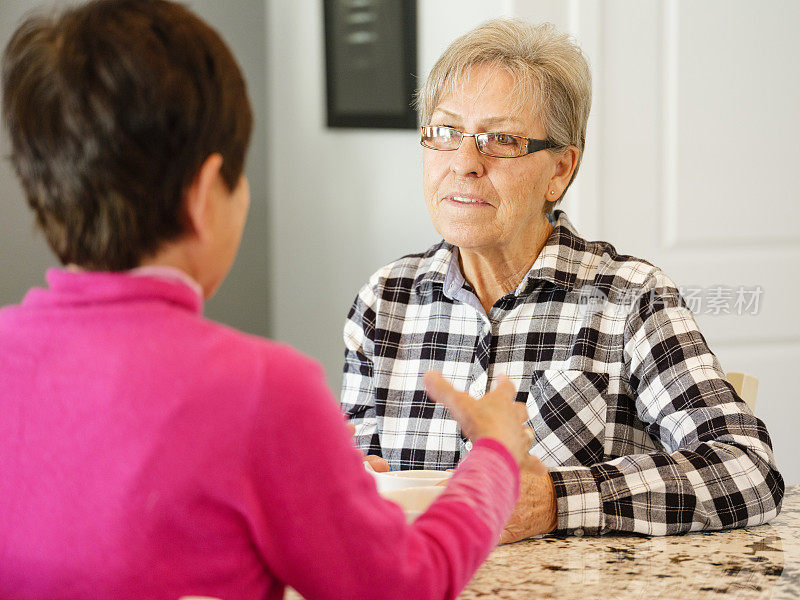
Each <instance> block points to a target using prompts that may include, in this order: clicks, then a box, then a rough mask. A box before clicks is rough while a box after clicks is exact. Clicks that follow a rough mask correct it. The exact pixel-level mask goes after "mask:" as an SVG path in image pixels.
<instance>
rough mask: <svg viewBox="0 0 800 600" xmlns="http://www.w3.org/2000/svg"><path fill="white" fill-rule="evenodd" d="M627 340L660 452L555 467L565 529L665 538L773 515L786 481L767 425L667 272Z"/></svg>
mask: <svg viewBox="0 0 800 600" xmlns="http://www.w3.org/2000/svg"><path fill="white" fill-rule="evenodd" d="M624 340H625V341H624V343H625V345H624V357H625V362H624V365H623V371H624V372H623V375H624V377H625V378H626V379H627V383H628V385H629V388H630V392H631V395H632V397H634V398H635V405H636V411H637V414H638V417H639V419H641V421H642V422H643V423H644V424H645V426H646V431H647V433H648V434H649V435H650V437H651V438H652V439H653V440H654V442H655V443H656V444H657V445H659V446H660V447H661V448H663V451H658V452H652V453H647V454H634V455H630V456H623V457H620V458H616V459H614V460H611V461H608V462H604V463H599V464H596V465H592V466H590V467H579V468H573V469H564V468H561V469H559V468H555V469H553V471H552V477H553V481H554V483H555V486H556V491H557V494H558V496H559V498H558V511H559V525H558V529H559V531H560V532H561V533H575V532H576V531H578V530H580V531H581V532H583V533H587V534H591V533H595V534H597V533H600V534H602V533H606V532H609V531H630V532H638V533H644V534H649V535H667V534H674V533H679V532H683V531H696V530H704V529H710V530H713V529H724V528H731V527H741V526H752V525H758V524H761V523H764V522H766V521H768V520H770V519H772V518H773V517H775V516H776V515H777V514H778V512H779V511H780V505H781V500H782V498H783V492H784V482H783V478H782V477H781V475H780V473H779V472H778V470H777V468H776V466H775V459H774V456H773V453H772V445H771V441H770V437H769V434H768V433H767V429H766V426H765V425H764V423H763V422H762V421H761V420H760V419H758V418H756V417H755V415H754V414H753V413H752V411H751V410H750V409H749V408H748V407H747V405H746V404H745V403H744V402H743V401H742V400H741V399H740V398H739V397H738V396H737V395H736V393H735V391H734V390H733V388H732V387H731V385H730V384H729V383H728V382H727V381H726V380H725V375H724V373H723V371H722V369H721V367H720V365H719V362H718V361H717V359H716V357H715V356H714V355H713V354H712V353H711V351H710V350H709V348H708V346H707V344H706V341H705V339H704V338H703V336H702V335H701V333H700V331H699V330H698V328H697V324H696V322H695V320H694V317H693V316H692V313H691V311H690V310H689V309H688V308H687V306H686V304H685V302H684V301H683V299H682V298H681V297H680V294H679V292H678V290H677V288H676V287H675V285H674V283H672V281H671V280H670V279H669V278H667V277H666V276H665V275H664V274H663V273H662V272H660V271H658V270H657V271H655V272H654V273H653V274H652V275H651V276H650V278H649V280H648V282H647V284H646V285H645V286H644V289H643V293H642V294H641V295H639V297H638V300H637V301H636V302H635V303H634V304H633V306H632V309H631V312H630V315H629V318H628V320H627V323H626V329H625V337H624Z"/></svg>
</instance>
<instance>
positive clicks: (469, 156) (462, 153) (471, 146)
mask: <svg viewBox="0 0 800 600" xmlns="http://www.w3.org/2000/svg"><path fill="white" fill-rule="evenodd" d="M453 154H454V155H455V156H453V162H452V164H451V166H450V169H451V170H452V171H453V173H454V174H455V175H457V176H459V177H468V176H469V175H474V176H475V177H482V176H483V174H484V173H485V172H486V169H485V166H484V160H485V159H486V156H484V155H483V154H481V153H480V151H478V143H477V140H476V139H475V136H474V135H466V134H465V135H464V136H463V137H462V138H461V145H460V146H459V147H458V150H455V151H454V152H453Z"/></svg>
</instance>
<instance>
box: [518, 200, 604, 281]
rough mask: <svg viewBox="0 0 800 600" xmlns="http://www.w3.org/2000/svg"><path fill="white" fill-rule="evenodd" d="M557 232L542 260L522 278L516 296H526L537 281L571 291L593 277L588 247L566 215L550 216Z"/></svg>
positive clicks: (541, 254)
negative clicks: (522, 294)
mask: <svg viewBox="0 0 800 600" xmlns="http://www.w3.org/2000/svg"><path fill="white" fill-rule="evenodd" d="M548 218H549V219H550V222H551V224H552V225H553V231H552V232H551V233H550V236H549V237H548V238H547V241H546V242H545V243H544V247H543V248H542V250H541V252H539V256H537V257H536V260H535V261H534V262H533V265H531V268H530V270H529V271H528V272H527V273H526V275H525V277H523V278H522V281H521V282H520V284H519V286H517V289H516V291H515V295H517V296H518V295H519V294H521V293H523V292H525V291H526V290H527V289H529V287H530V286H531V285H532V284H533V283H535V282H536V281H537V280H544V281H549V282H551V283H554V284H556V285H558V286H560V287H563V288H566V289H568V290H571V289H573V288H574V287H575V286H576V284H577V283H579V280H581V279H584V278H585V277H586V276H588V275H589V272H588V270H587V267H588V266H589V265H588V262H591V261H587V260H586V259H587V243H586V240H584V239H583V238H582V237H581V236H579V235H578V233H577V231H575V226H574V225H573V224H572V223H571V222H570V220H569V219H568V218H567V214H566V213H565V212H564V211H561V210H557V211H554V212H553V214H552V215H549V216H548Z"/></svg>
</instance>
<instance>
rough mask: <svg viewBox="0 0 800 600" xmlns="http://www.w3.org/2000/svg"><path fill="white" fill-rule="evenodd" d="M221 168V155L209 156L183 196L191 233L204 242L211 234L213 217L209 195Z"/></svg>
mask: <svg viewBox="0 0 800 600" xmlns="http://www.w3.org/2000/svg"><path fill="white" fill-rule="evenodd" d="M221 168H222V155H221V154H219V153H214V154H211V155H210V156H209V157H208V158H206V159H205V160H204V161H203V164H202V165H200V169H199V170H198V171H197V174H196V175H195V177H194V179H193V180H192V183H191V185H190V186H189V188H188V189H187V190H186V194H185V195H184V200H183V201H184V207H185V210H186V217H187V219H188V221H189V226H190V227H191V231H192V233H194V235H195V236H196V237H197V238H198V239H200V241H205V240H206V239H207V238H208V236H209V235H210V233H211V226H212V225H213V217H214V203H213V202H212V200H213V199H212V198H211V195H212V193H213V192H214V183H215V182H216V181H217V178H218V177H219V176H220V169H221Z"/></svg>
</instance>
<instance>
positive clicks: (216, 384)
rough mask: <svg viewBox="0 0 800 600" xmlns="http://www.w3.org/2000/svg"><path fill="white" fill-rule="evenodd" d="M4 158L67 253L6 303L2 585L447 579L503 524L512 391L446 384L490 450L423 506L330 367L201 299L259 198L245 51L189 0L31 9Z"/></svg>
mask: <svg viewBox="0 0 800 600" xmlns="http://www.w3.org/2000/svg"><path fill="white" fill-rule="evenodd" d="M3 107H4V121H5V124H6V126H7V127H8V129H9V132H10V134H11V140H12V160H13V162H14V165H15V168H16V169H17V172H18V174H19V176H20V179H21V181H22V184H23V186H24V189H25V192H26V195H27V197H28V201H29V203H30V205H31V206H32V208H33V209H34V211H35V213H36V218H37V222H38V223H39V225H40V226H41V228H42V230H43V231H44V233H45V235H46V237H47V240H48V242H49V243H50V245H51V246H52V248H53V250H54V251H55V252H56V254H57V255H58V257H59V259H60V260H61V262H62V263H63V264H64V265H65V266H66V267H65V268H64V269H55V270H52V271H49V272H48V274H47V281H48V289H33V290H31V291H30V292H29V293H28V294H27V296H26V297H25V299H24V301H23V302H22V303H21V304H20V305H19V306H12V307H7V308H5V309H3V310H2V311H0V414H2V418H0V598H2V599H5V598H14V599H27V598H50V599H57V598H115V599H125V598H131V599H133V598H136V599H146V598H158V599H163V598H178V597H180V596H183V595H190V594H192V595H207V596H217V597H220V598H225V599H236V598H254V599H255V598H280V597H281V596H282V595H283V589H284V585H286V584H288V585H291V586H293V587H295V588H296V589H297V590H298V591H300V593H301V594H303V595H305V596H306V597H307V598H371V597H374V598H382V599H389V598H452V597H454V596H455V595H457V593H458V592H459V590H460V589H461V588H462V587H463V586H464V585H465V584H466V583H467V581H468V580H469V578H470V577H471V576H472V574H473V572H474V571H475V569H476V568H477V567H478V565H479V564H480V563H481V561H482V560H483V559H484V558H485V557H486V555H487V554H488V553H489V552H490V550H491V549H492V547H493V546H494V544H496V543H497V540H498V539H499V537H500V533H501V531H502V528H503V525H504V523H505V521H506V519H507V518H508V516H509V515H510V513H511V510H512V508H513V505H514V502H515V500H516V494H517V489H518V485H519V463H520V462H522V461H523V460H533V459H531V458H529V457H528V455H527V447H528V445H529V443H530V440H529V432H527V431H526V430H524V429H523V428H522V426H521V424H520V421H521V418H522V412H520V411H518V410H517V408H516V407H515V405H514V402H513V396H514V391H513V389H512V388H511V386H510V384H509V383H507V382H506V383H504V384H502V385H501V386H500V387H499V388H498V389H497V390H495V391H494V392H492V393H490V394H488V395H487V396H486V397H484V398H483V399H482V400H481V401H480V402H475V401H474V400H472V399H471V398H469V397H468V396H466V395H464V394H459V393H457V392H455V390H453V388H452V387H450V386H449V384H447V383H446V382H445V381H444V380H443V379H442V378H441V376H438V375H435V374H431V375H430V376H429V377H428V393H429V395H431V396H432V397H433V398H435V399H436V400H438V401H441V402H443V403H444V404H445V405H446V406H448V407H449V408H450V410H451V411H452V412H453V414H454V416H455V418H456V419H458V421H459V422H460V423H461V425H462V428H463V430H464V432H465V433H466V434H467V435H469V436H470V437H471V438H472V439H473V440H474V441H475V446H474V450H473V451H472V453H471V454H470V456H469V457H468V458H467V459H466V460H465V461H464V462H463V463H462V464H461V465H460V466H459V468H458V469H457V471H456V473H455V474H454V476H453V477H452V479H451V483H450V484H449V485H448V487H447V489H446V491H445V492H444V493H443V494H442V495H441V496H440V498H439V499H438V500H437V501H436V502H435V503H434V504H433V505H432V506H431V507H430V509H429V510H428V511H427V512H426V513H425V514H424V515H422V516H421V517H420V518H419V519H418V520H417V521H416V522H414V524H413V525H410V526H409V525H407V524H406V523H405V519H404V516H403V513H402V511H401V510H400V508H399V507H398V506H396V505H394V504H392V503H390V502H388V501H385V500H383V499H381V497H380V496H378V494H377V492H376V489H375V485H374V482H373V480H372V479H371V478H370V476H369V475H368V474H367V473H366V472H365V470H364V468H363V466H362V460H363V457H362V456H361V455H360V453H359V452H358V451H357V450H356V449H355V447H354V445H353V443H352V440H351V438H350V435H349V433H348V432H347V429H346V427H345V424H344V419H343V417H342V416H341V413H340V410H339V407H338V406H337V404H336V401H335V400H334V399H333V398H332V396H331V394H330V392H329V391H328V390H327V388H326V387H325V385H324V383H323V377H322V373H321V371H320V369H319V367H318V366H317V365H316V364H315V363H314V362H313V361H311V360H310V359H308V358H306V357H304V356H302V355H301V354H299V353H297V352H295V351H293V350H292V349H291V348H288V347H286V346H282V345H280V344H276V343H271V342H268V341H266V340H262V339H258V338H255V337H251V336H248V335H245V334H242V333H240V332H237V331H234V330H231V329H229V328H227V327H224V326H221V325H219V324H216V323H213V322H210V321H208V320H205V319H204V318H203V317H202V315H201V310H202V302H203V299H204V298H208V297H209V296H211V295H212V294H213V293H214V291H215V290H216V288H217V287H218V286H219V284H220V283H221V282H222V280H223V278H224V276H225V274H226V273H227V272H228V269H229V268H230V265H231V263H232V261H233V259H234V256H235V254H236V250H237V248H238V244H239V239H240V237H241V233H242V228H243V226H244V221H245V215H246V213H247V208H248V203H249V191H248V187H247V181H246V179H245V178H244V176H243V175H242V168H243V161H244V155H245V151H246V148H247V144H248V140H249V135H250V129H251V113H250V107H249V103H248V100H247V94H246V89H245V84H244V81H243V79H242V76H241V73H240V71H239V68H238V66H237V65H236V62H235V59H234V58H233V56H232V55H231V54H230V52H229V50H228V49H227V47H226V46H225V44H224V42H223V41H222V40H221V39H220V38H219V36H218V35H217V34H216V33H215V32H214V31H213V30H212V29H210V28H209V27H208V26H207V25H205V24H204V23H203V22H202V21H200V20H199V19H198V18H197V17H196V16H195V15H193V14H192V13H191V12H189V11H188V10H187V9H185V8H183V7H181V6H179V5H175V4H172V3H170V2H166V1H164V0H99V1H94V2H90V3H88V4H85V5H82V6H79V7H77V8H73V9H69V10H67V11H65V12H63V13H62V14H61V15H59V16H52V15H50V16H47V17H31V18H29V19H28V20H26V21H25V22H24V23H23V24H22V25H21V26H20V27H19V28H18V30H17V31H16V33H15V34H14V36H13V38H12V40H11V42H10V43H9V46H8V47H7V49H6V51H5V54H4V57H3Z"/></svg>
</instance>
